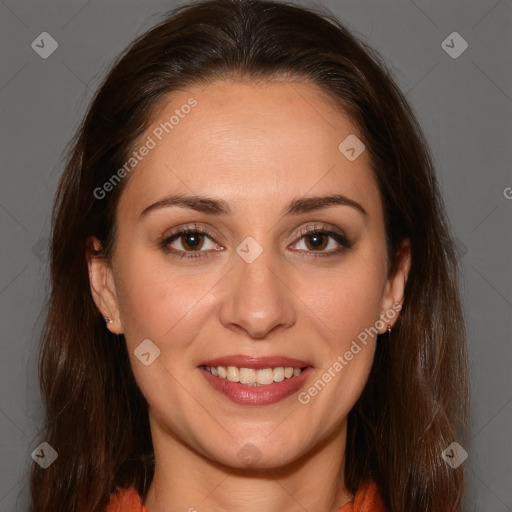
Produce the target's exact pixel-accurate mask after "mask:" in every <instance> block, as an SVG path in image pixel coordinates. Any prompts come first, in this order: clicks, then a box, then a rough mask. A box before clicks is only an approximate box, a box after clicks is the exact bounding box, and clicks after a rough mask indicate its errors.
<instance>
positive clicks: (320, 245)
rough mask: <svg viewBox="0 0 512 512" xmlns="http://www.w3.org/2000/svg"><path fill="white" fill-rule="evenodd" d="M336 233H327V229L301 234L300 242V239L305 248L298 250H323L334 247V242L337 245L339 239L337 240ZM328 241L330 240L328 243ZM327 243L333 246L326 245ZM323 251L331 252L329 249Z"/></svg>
mask: <svg viewBox="0 0 512 512" xmlns="http://www.w3.org/2000/svg"><path fill="white" fill-rule="evenodd" d="M337 238H338V237H337V234H336V233H329V232H327V231H315V232H310V233H306V234H304V235H302V236H301V237H300V239H299V242H298V243H300V242H301V241H302V240H304V241H305V245H306V248H300V247H299V250H301V251H302V250H304V251H313V252H318V251H321V252H323V249H327V248H329V249H336V244H337V243H338V245H339V243H340V242H339V240H337ZM330 242H332V243H331V244H330ZM329 245H334V247H328V246H329ZM325 252H331V251H325Z"/></svg>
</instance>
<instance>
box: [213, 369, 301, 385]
mask: <svg viewBox="0 0 512 512" xmlns="http://www.w3.org/2000/svg"><path fill="white" fill-rule="evenodd" d="M204 368H205V369H206V370H208V371H209V372H210V373H211V374H212V375H214V376H215V377H220V378H221V379H227V380H229V381H230V382H239V383H240V384H246V385H253V386H254V385H256V386H258V385H259V386H266V385H269V384H272V382H282V381H283V380H285V379H291V378H292V377H296V376H297V375H300V374H301V373H302V369H301V368H292V367H291V366H286V367H284V366H277V367H276V368H263V369H261V370H253V369H252V368H238V367H237V366H228V367H227V368H226V367H225V366H205V367H204Z"/></svg>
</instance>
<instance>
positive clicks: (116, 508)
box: [105, 481, 386, 512]
mask: <svg viewBox="0 0 512 512" xmlns="http://www.w3.org/2000/svg"><path fill="white" fill-rule="evenodd" d="M105 512H148V509H147V508H146V507H145V506H144V505H143V504H142V503H141V500H140V497H139V495H138V494H137V492H136V491H135V489H134V488H128V489H122V490H120V491H118V492H117V493H115V494H113V495H112V496H111V498H110V502H109V504H108V505H107V508H106V510H105ZM338 512H386V509H385V508H384V502H383V500H382V496H381V494H380V492H379V489H378V487H377V485H376V484H375V483H373V482H370V481H367V482H365V483H364V484H361V485H360V486H359V488H358V489H357V492H356V495H355V498H354V500H353V501H351V502H350V503H347V504H346V505H343V507H341V508H340V509H339V510H338Z"/></svg>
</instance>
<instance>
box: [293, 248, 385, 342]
mask: <svg viewBox="0 0 512 512" xmlns="http://www.w3.org/2000/svg"><path fill="white" fill-rule="evenodd" d="M356 259H359V260H360V261H359V263H358V264H349V263H348V262H347V264H346V265H340V267H339V268H338V269H337V270H336V271H330V272H329V273H328V274H325V276H321V275H317V276H316V278H315V280H314V283H315V285H314V286H312V285H311V283H310V284H309V286H305V283H304V284H303V285H302V286H301V288H302V291H301V292H300V294H301V296H302V297H304V298H305V300H304V302H305V304H306V305H307V306H308V308H309V309H310V310H311V311H312V312H313V313H314V315H315V317H316V318H318V319H319V320H321V321H322V322H323V323H324V324H325V326H326V328H328V331H327V332H330V337H331V338H332V337H333V336H335V337H336V339H338V340H339V341H340V342H342V344H344V343H346V341H347V340H348V339H352V338H354V337H356V336H357V335H358V334H359V333H360V332H361V331H363V330H364V329H365V328H367V327H369V326H370V325H374V323H375V321H376V320H377V319H378V318H379V314H380V307H381V301H382V291H383V289H382V282H383V277H384V273H383V271H382V270H381V269H380V265H379V264H372V265H368V264H366V263H365V262H364V260H363V259H361V258H359V256H356V257H355V258H354V260H356Z"/></svg>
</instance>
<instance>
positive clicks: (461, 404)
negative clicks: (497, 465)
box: [31, 0, 468, 512]
mask: <svg viewBox="0 0 512 512" xmlns="http://www.w3.org/2000/svg"><path fill="white" fill-rule="evenodd" d="M226 77H235V78H238V79H248V80H270V79H273V78H283V77H284V79H286V78H287V77H292V78H295V79H297V78H299V79H304V80H309V81H311V82H312V83H314V84H316V85H319V86H320V87H322V88H323V90H325V91H326V92H327V93H328V94H329V95H330V96H331V97H332V98H333V99H334V100H335V101H336V102H337V104H338V105H339V106H340V108H341V109H342V111H343V112H345V113H346V114H347V115H348V116H349V117H350V118H351V120H352V121H353V122H355V124H356V125H357V126H358V128H359V130H360V133H361V137H362V138H363V141H364V143H365V145H366V148H367V149H368V151H369V154H370V157H371V162H372V171H373V172H374V174H375V178H376V180H377V183H378V186H379V189H380V193H381V196H382V200H383V204H384V214H385V226H386V240H387V249H388V253H389V257H390V262H391V265H390V271H394V269H395V268H396V261H397V252H398V250H399V247H400V245H401V242H402V241H403V240H404V239H409V240H410V244H411V251H412V265H411V268H410V273H409V276H408V281H407V285H406V289H405V299H404V307H403V309H402V311H401V313H400V316H399V318H398V321H397V323H396V324H395V326H394V328H393V331H392V338H391V339H390V340H389V342H382V343H381V342H379V343H378V344H377V352H376V355H375V361H374V365H373V368H372V371H371V375H370V378H369V380H368V383H367V385H366V387H365V389H364V391H363V393H362V395H361V397H360V399H359V400H358V402H357V404H356V405H355V407H354V408H353V410H352V411H351V412H350V414H349V418H348V435H347V446H346V464H345V483H346V486H347V488H348V490H349V491H351V492H352V493H355V492H356V490H357V487H358V485H359V484H360V483H361V482H362V481H363V480H365V479H367V478H371V479H372V480H373V481H375V482H376V483H377V484H378V485H379V486H380V488H381V491H382V493H383V496H384V499H385V501H386V504H387V507H388V509H389V511H392V512H411V511H422V512H439V511H443V512H452V511H454V512H455V511H460V510H461V506H462V505H461V504H462V494H463V469H462V466H460V467H458V468H456V469H452V468H451V467H450V466H448V465H447V464H446V463H445V461H444V460H443V458H442V452H443V450H444V449H445V448H446V447H447V446H449V445H450V443H452V442H453V441H458V442H459V443H460V444H464V439H465V438H464V437H463V436H464V435H465V424H466V415H467V403H468V399H467V396H468V391H467V387H468V384H467V362H466V348H465V330H464V322H463V315H462V308H461V303H460V302H461V301H460V296H459V287H458V277H457V275H458V272H459V271H458V268H457V267H458V266H457V260H456V257H455V251H454V246H453V243H452V240H451V237H450V234H449V226H448V225H447V221H446V214H445V211H444V206H443V204H442V199H441V196H440V192H439V190H438V184H437V181H436V178H435V173H434V169H433V162H432V158H431V156H430V153H429V150H428V147H427V144H426V141H425V139H424V136H423V134H422V131H421V129H420V127H419V125H418V123H417V121H416V118H415V115H414V112H413V111H412V109H411V107H410V105H409V104H408V102H407V100H406V99H405V97H404V95H403V94H402V93H401V92H400V90H399V89H398V87H397V86H396V84H395V83H394V81H393V79H392V77H391V74H390V72H389V71H388V70H387V68H386V65H385V63H384V62H383V60H382V59H381V57H380V56H379V55H378V54H377V53H376V52H375V51H374V50H372V49H371V48H370V47H368V46H367V45H366V44H365V43H364V42H363V41H361V40H359V39H357V38H356V37H355V36H354V35H352V34H351V33H350V32H349V31H348V30H347V29H346V28H345V27H344V26H343V25H342V24H341V23H340V22H339V21H337V20H336V19H335V18H334V17H333V16H332V15H330V14H329V13H328V12H327V11H326V12H324V11H321V10H312V9H307V8H303V7H298V6H296V5H294V4H292V3H282V2H270V1H260V0H207V1H203V2H196V3H192V4H188V5H185V6H181V7H179V8H177V9H175V10H174V11H172V12H171V13H170V14H169V15H168V16H166V18H165V19H164V21H163V22H161V23H160V24H158V25H157V26H155V27H154V28H152V29H151V30H150V31H148V32H147V33H145V34H143V35H142V36H140V37H139V38H137V39H136V40H135V41H134V42H133V43H132V44H131V45H130V46H129V47H128V48H127V50H126V51H125V52H124V53H123V54H122V55H121V56H120V57H119V58H118V60H117V62H116V63H115V65H114V66H113V67H112V69H111V71H110V72H109V74H108V76H107V77H106V79H105V80H104V82H103V84H102V86H101V87H100V88H99V90H98V92H97V93H96V95H95V97H94V99H93V101H92V103H91V105H90V108H89V110H88V113H87V115H86V117H85V119H84V120H83V122H82V124H81V126H80V127H79V129H78V131H77V133H76V135H75V137H74V139H73V141H72V146H71V149H70V151H69V154H68V157H67V162H66V167H65V170H64V173H63V175H62V177H61V179H60V182H59V185H58V191H57V194H56V199H55V204H54V210H53V217H52V222H53V224H52V238H51V294H50V296H49V301H48V310H47V320H46V324H45V329H44V332H43V336H42V347H41V356H40V385H41V391H42V395H43V398H44V401H45V406H46V420H45V425H44V429H43V431H42V436H41V440H42V441H46V442H48V443H49V444H50V445H51V446H52V447H53V448H54V449H55V450H56V451H57V453H58V458H57V459H56V460H55V461H54V462H53V464H52V465H51V466H50V467H48V468H47V469H42V468H41V467H39V465H37V464H35V463H34V464H33V467H32V472H31V492H32V499H33V507H32V510H33V512H50V511H51V512H54V511H57V510H65V511H66V512H99V511H101V510H102V509H103V508H104V507H105V505H106V503H107V502H108V499H109V495H110V493H111V492H113V491H115V490H116V489H117V488H120V487H127V486H134V487H135V488H136V490H137V491H138V492H139V494H141V495H144V496H145V493H146V492H147V490H148V487H149V485H150V483H151V479H152V477H153V471H154V453H153V447H152V443H151V435H150V429H149V422H148V414H147V403H146V401H145V399H144V397H143V395H142V394H141V392H140V390H139V388H138V386H137V384H136V382H135V379H134V377H133V373H132V370H131V366H130V361H129V357H128V353H127V349H126V343H125V340H124V337H123V336H122V335H121V336H115V335H113V334H111V333H110V332H109V331H108V330H107V329H106V328H105V322H104V319H103V318H102V316H101V315H100V313H99V311H98V310H97V308H96V306H95V304H94V302H93V299H92V296H91V293H90V287H89V277H88V269H87V263H86V249H87V239H88V237H89V236H91V235H94V236H96V237H97V238H98V239H99V240H100V241H101V243H102V249H101V250H100V252H98V256H100V257H104V258H106V259H107V261H110V258H111V256H112V251H113V249H114V246H115V233H116V216H115V212H116V205H117V203H118V199H119V197H120V194H121V193H122V190H123V187H124V185H125V183H126V181H127V180H128V179H129V176H126V177H124V178H123V179H122V180H121V182H120V183H119V184H118V185H117V186H116V187H115V188H114V190H112V191H111V192H109V193H108V194H106V195H105V197H102V198H101V199H99V198H97V197H96V195H95V194H94V191H95V190H97V189H98V187H102V186H103V184H104V183H106V182H107V181H108V180H109V178H111V176H112V175H113V173H114V172H115V171H116V170H117V169H119V168H121V167H122V166H123V163H124V162H126V160H127V156H128V155H129V154H130V152H131V151H133V149H134V148H135V147H136V143H137V141H138V138H140V136H141V135H142V134H143V132H144V130H145V129H146V128H147V127H148V124H149V122H150V120H151V117H152V115H153V113H154V109H155V106H156V105H157V103H158V101H159V100H164V99H165V95H166V94H168V93H171V92H172V91H175V90H177V89H178V88H181V89H183V88H185V87H187V86H190V85H192V84H205V83H209V82H211V81H214V80H216V79H221V78H226ZM133 172H136V170H135V171H133ZM383 336H387V335H383ZM383 341H385V340H383Z"/></svg>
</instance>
